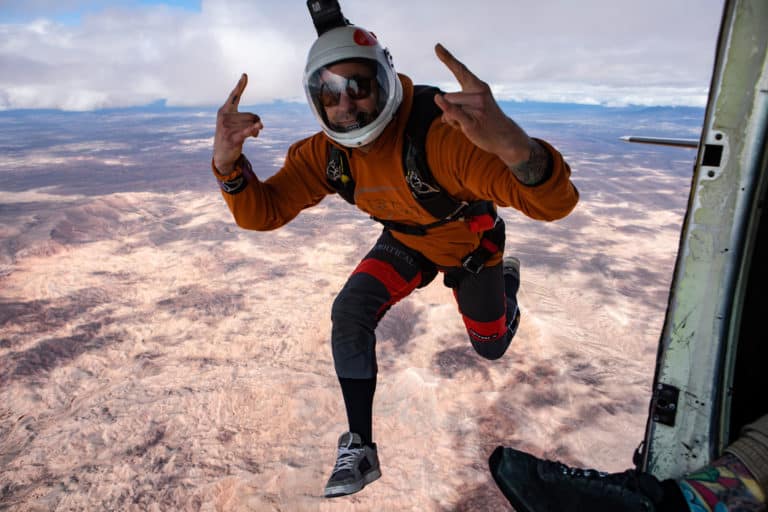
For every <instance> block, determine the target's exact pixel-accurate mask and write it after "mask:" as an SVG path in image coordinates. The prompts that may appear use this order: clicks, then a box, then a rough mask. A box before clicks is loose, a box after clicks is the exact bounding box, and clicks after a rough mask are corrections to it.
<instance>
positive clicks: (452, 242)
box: [212, 25, 578, 497]
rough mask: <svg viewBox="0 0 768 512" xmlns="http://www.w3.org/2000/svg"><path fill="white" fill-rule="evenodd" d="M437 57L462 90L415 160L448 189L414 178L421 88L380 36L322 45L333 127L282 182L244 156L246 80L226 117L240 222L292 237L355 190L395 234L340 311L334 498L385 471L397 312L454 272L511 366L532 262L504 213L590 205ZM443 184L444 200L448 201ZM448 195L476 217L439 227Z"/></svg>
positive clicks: (221, 155)
mask: <svg viewBox="0 0 768 512" xmlns="http://www.w3.org/2000/svg"><path fill="white" fill-rule="evenodd" d="M435 52H436V54H437V57H438V58H439V59H440V60H441V61H442V62H443V63H444V64H445V65H446V66H447V67H448V69H449V70H450V71H451V72H452V73H453V74H454V76H455V77H456V79H457V80H458V82H459V84H460V86H461V91H460V92H454V93H447V94H443V93H436V94H435V93H430V94H429V98H428V100H429V102H434V104H436V105H437V106H438V107H439V109H437V110H438V111H439V115H438V117H440V118H441V120H440V121H437V122H434V123H432V122H431V119H426V120H425V119H416V121H421V122H422V123H423V124H424V125H425V126H426V128H428V132H427V134H426V138H425V140H424V141H423V142H422V143H421V144H419V143H414V144H411V145H410V146H406V148H410V149H408V150H407V151H406V152H408V155H407V156H412V155H411V154H410V151H411V150H412V151H413V153H414V154H415V155H416V159H417V160H418V158H422V161H426V167H428V168H429V170H430V171H431V174H432V175H433V177H434V181H435V182H436V183H431V182H430V181H429V180H428V179H426V178H424V177H423V176H422V175H421V174H417V175H416V176H415V177H414V175H413V174H411V175H409V176H408V177H406V173H405V171H404V169H403V167H404V163H403V161H404V156H403V152H404V151H403V145H404V144H406V143H405V142H404V138H405V135H406V133H405V132H406V125H407V124H408V121H409V117H415V116H411V113H412V111H413V106H414V104H415V103H414V101H415V100H414V85H413V83H412V81H411V80H410V79H409V78H408V77H407V76H405V75H401V74H397V73H396V72H395V69H394V66H393V63H392V59H391V57H390V55H389V52H388V51H387V50H386V49H385V48H384V47H383V46H382V45H381V43H380V42H379V41H378V39H377V38H376V37H375V36H374V35H373V34H372V33H371V32H369V31H368V30H366V29H364V28H361V27H358V26H353V25H345V26H339V27H336V28H333V29H331V30H328V31H327V32H325V33H323V34H321V35H320V36H319V37H318V39H317V40H316V41H315V43H314V44H313V46H312V47H311V49H310V51H309V55H308V59H307V63H306V68H305V73H304V79H303V84H304V89H305V92H306V96H307V99H308V102H309V105H310V107H311V109H312V111H313V113H314V115H315V116H316V118H317V120H318V121H319V123H320V127H321V128H322V131H321V132H318V133H316V134H315V135H313V136H311V137H308V138H306V139H303V140H300V141H298V142H296V143H294V144H293V145H291V146H290V148H289V149H288V153H287V156H286V158H285V162H284V164H283V166H282V168H281V169H280V170H279V171H278V172H277V173H276V174H274V175H273V176H272V177H270V178H269V179H267V180H265V181H263V182H262V181H260V180H259V179H258V178H257V177H256V176H255V174H254V173H253V171H252V168H251V164H250V163H249V161H248V159H247V158H246V157H245V155H244V154H243V153H242V149H243V144H244V142H245V141H246V139H248V138H249V137H257V136H258V135H259V133H260V132H261V130H262V129H264V126H263V124H262V122H261V120H260V118H259V116H257V115H255V114H253V113H248V112H239V111H238V104H239V102H240V99H241V98H242V95H243V93H244V91H245V89H246V85H247V83H248V78H247V76H246V75H245V74H243V75H242V77H241V78H240V80H239V82H238V83H237V85H236V86H235V88H234V89H233V90H232V92H231V94H230V95H229V97H228V99H227V100H226V102H225V103H224V105H222V107H221V108H220V109H219V111H218V114H217V120H216V134H215V138H214V151H213V161H212V166H213V172H214V174H215V176H216V177H217V179H218V181H219V184H220V187H221V191H222V195H223V197H224V200H225V201H226V204H227V206H228V207H229V209H230V211H231V212H232V215H233V216H234V219H235V221H236V222H237V224H238V225H239V226H241V227H243V228H245V229H253V230H260V231H266V230H272V229H276V228H279V227H281V226H283V225H284V224H286V223H287V222H289V221H290V220H292V219H293V218H294V217H295V216H296V215H298V214H299V212H300V211H301V210H303V209H304V208H309V207H311V206H314V205H316V204H318V203H319V202H320V201H321V200H322V199H323V198H324V197H325V196H327V195H329V194H333V193H334V192H338V193H339V194H340V195H341V194H342V192H343V191H344V190H346V192H347V193H348V200H351V201H354V203H355V204H356V206H357V207H358V208H359V209H361V210H362V211H364V212H365V213H367V214H369V215H371V216H372V217H373V218H375V219H376V220H379V221H380V222H382V224H384V229H383V232H382V234H381V236H380V237H379V239H378V240H377V241H376V243H375V244H374V245H373V247H372V248H371V250H370V252H369V253H368V254H367V255H366V256H365V257H364V258H363V259H362V261H361V262H360V264H359V265H358V266H357V267H356V268H355V269H354V270H353V272H352V274H351V276H350V277H349V279H348V280H347V282H346V284H345V285H344V287H343V289H342V290H341V292H340V293H339V294H338V296H337V297H336V299H335V301H334V303H333V306H332V312H331V319H332V332H331V346H332V353H333V360H334V367H335V371H336V374H337V377H338V380H339V383H340V386H341V391H342V396H343V399H344V404H345V407H346V413H347V420H348V423H349V431H348V432H345V433H343V434H342V435H341V436H340V438H339V440H338V453H337V459H336V463H335V465H334V467H333V470H332V471H331V476H330V478H329V480H328V483H327V485H326V487H325V491H324V495H325V496H326V497H334V496H342V495H347V494H351V493H355V492H357V491H359V490H361V489H362V488H363V487H364V486H365V485H367V484H368V483H370V482H372V481H374V480H376V479H377V478H379V476H380V475H381V471H380V466H379V460H378V454H377V447H376V444H375V443H374V441H373V434H372V424H373V412H372V408H373V397H374V393H375V388H376V376H377V364H376V354H375V341H376V339H375V334H374V331H375V328H376V325H377V324H378V322H379V321H380V320H381V318H382V317H383V315H384V314H385V313H386V311H387V310H388V309H389V308H390V307H392V305H394V304H395V303H397V302H398V301H399V300H401V299H403V298H404V297H406V296H408V295H409V294H410V293H411V292H413V291H414V290H415V289H416V288H422V287H424V286H426V285H427V284H429V283H430V282H431V281H432V279H434V277H435V276H436V274H437V273H438V272H441V273H442V274H443V277H444V282H445V284H446V285H447V286H450V287H451V288H452V289H453V292H454V296H455V298H456V301H457V304H458V307H459V311H460V313H461V315H462V318H463V321H464V324H465V327H466V329H467V332H468V334H469V339H470V342H471V344H472V346H473V347H474V349H475V351H476V352H477V353H478V354H479V355H480V356H482V357H484V358H487V359H497V358H499V357H501V356H502V355H503V354H504V352H505V351H506V349H507V347H508V346H509V344H510V342H511V340H512V337H513V336H514V334H515V332H516V330H517V326H518V324H519V321H520V312H519V310H518V307H517V300H516V293H517V290H518V287H519V285H520V275H519V261H518V260H517V259H515V258H513V257H508V258H503V249H504V238H505V230H504V223H503V222H502V220H501V219H500V218H499V217H498V216H497V215H496V207H498V206H501V207H513V208H516V209H518V210H520V211H521V212H523V213H524V214H525V215H527V216H528V217H530V218H532V219H536V220H542V221H553V220H557V219H560V218H562V217H565V216H566V215H568V214H569V213H570V212H571V211H572V210H573V208H574V207H575V205H576V203H577V201H578V191H577V190H576V188H575V187H574V185H573V184H572V183H571V181H570V172H571V171H570V168H569V166H568V164H567V163H566V162H565V161H564V159H563V157H562V156H561V155H560V153H559V152H558V151H557V150H556V149H555V148H554V147H552V146H551V145H550V144H549V143H547V142H545V141H543V140H541V139H534V138H531V137H529V136H528V134H527V133H526V132H525V131H524V130H523V129H522V128H521V127H519V126H518V125H517V124H516V123H515V122H514V121H513V120H512V119H510V118H509V117H507V116H506V115H505V114H504V113H503V112H502V110H501V108H500V107H499V105H498V104H497V103H496V101H495V99H494V97H493V95H492V93H491V89H490V87H489V86H488V84H486V83H485V82H483V81H481V80H480V79H479V78H478V77H477V76H475V75H474V74H473V73H472V72H471V71H470V70H469V69H468V68H467V67H466V66H465V65H464V64H462V63H461V62H460V61H458V60H457V59H456V58H455V57H454V56H453V55H452V54H451V53H449V52H448V50H446V49H445V48H444V47H443V46H442V45H440V44H438V45H436V47H435ZM424 153H426V155H425V156H424ZM344 166H347V167H348V168H349V169H348V170H347V172H348V173H349V174H346V175H345V174H344V173H343V171H344V169H343V168H342V167H344ZM416 167H419V165H416ZM421 167H424V166H423V165H421ZM408 171H409V172H410V171H411V169H410V168H409V169H408ZM417 171H418V172H419V173H420V172H421V171H419V170H418V169H417ZM350 183H353V184H354V190H353V191H351V193H350V188H349V184H350ZM340 187H346V189H342V188H340ZM438 187H439V188H441V189H442V190H443V191H444V192H435V190H436V188H438ZM430 194H433V195H432V196H430ZM434 194H437V197H442V198H443V199H445V198H447V197H449V198H450V201H452V202H453V204H458V205H460V206H461V208H463V209H462V210H461V212H458V213H455V214H454V215H452V216H451V215H448V216H446V217H444V218H437V217H436V216H435V215H434V214H431V213H428V210H427V209H426V208H425V206H424V205H425V200H426V199H429V197H432V198H434V197H436V196H435V195H434ZM441 194H442V195H441ZM478 205H479V206H478ZM329 227H330V226H329Z"/></svg>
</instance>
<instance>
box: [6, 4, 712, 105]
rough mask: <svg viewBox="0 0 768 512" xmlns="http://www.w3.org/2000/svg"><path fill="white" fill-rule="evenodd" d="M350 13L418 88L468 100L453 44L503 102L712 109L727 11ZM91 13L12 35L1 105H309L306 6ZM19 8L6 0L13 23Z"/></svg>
mask: <svg viewBox="0 0 768 512" xmlns="http://www.w3.org/2000/svg"><path fill="white" fill-rule="evenodd" d="M341 3H342V7H343V9H344V12H345V14H346V15H347V17H348V18H349V19H350V20H351V21H353V22H356V23H358V24H360V25H363V26H366V27H367V28H370V29H371V30H373V31H374V32H376V33H377V35H378V36H379V37H380V39H381V40H382V41H383V42H384V43H385V44H387V45H388V46H389V47H390V49H391V50H392V52H393V55H394V58H395V64H396V66H397V67H398V69H399V70H400V71H401V72H404V73H406V74H409V75H411V76H412V77H413V78H414V80H415V81H416V82H419V83H441V84H446V87H447V88H448V89H451V90H456V88H457V85H456V84H455V81H454V80H453V77H452V76H451V75H450V73H449V72H448V71H447V69H445V67H444V66H443V65H442V64H441V63H440V62H439V61H438V60H437V58H436V57H435V56H434V53H433V51H432V48H433V46H434V44H435V43H436V42H438V41H440V42H442V43H443V44H445V45H446V47H448V48H449V49H450V50H452V51H453V52H454V53H455V54H456V56H457V57H459V58H460V59H461V60H463V61H464V62H465V63H466V64H467V65H468V66H469V67H470V69H472V70H473V71H474V72H475V73H476V74H477V75H478V76H480V77H481V78H482V79H484V80H485V81H487V82H489V83H491V84H493V85H494V88H495V90H496V91H497V93H498V94H499V97H502V98H510V99H538V100H548V101H552V100H555V101H557V100H563V101H573V102H582V103H590V102H594V103H605V104H622V103H626V102H637V103H640V104H687V105H690V104H696V105H701V104H703V103H704V101H705V99H706V89H707V87H708V86H709V78H710V74H711V71H712V63H713V57H714V47H715V42H716V37H717V31H718V24H719V20H720V14H721V11H722V3H723V2H722V0H676V1H675V2H668V1H662V0H647V1H645V2H637V1H635V0H615V1H610V0H582V1H579V2H559V1H556V0H541V1H539V2H511V1H508V0H495V1H484V2H483V1H480V2H474V3H471V4H470V3H467V2H466V1H462V2H458V1H456V0H443V1H440V2H434V1H423V2H413V1H412V0H409V1H405V0H390V1H388V2H386V3H382V2H381V1H380V0H379V1H378V2H373V1H371V0H355V1H354V2H352V1H351V0H348V1H346V2H344V1H343V0H342V2H341ZM58 4H61V3H60V2H59V3H58ZM86 4H87V5H88V6H89V9H88V10H86V11H85V13H84V14H83V15H82V16H81V18H80V20H79V22H78V23H74V24H73V23H61V22H57V21H56V19H57V18H56V16H57V15H59V14H61V12H62V11H61V8H60V7H58V8H56V10H53V8H52V7H50V8H49V7H48V4H47V3H46V2H42V1H36V2H34V3H32V4H30V5H31V7H27V9H28V10H27V12H26V16H27V18H28V21H24V22H13V23H11V22H8V23H5V24H2V25H0V109H9V108H63V109H69V110H86V109H93V108H102V107H117V106H130V105H140V104H146V103H150V102H152V101H156V100H158V99H166V100H167V102H168V104H169V105H217V104H219V103H221V102H222V101H223V100H224V99H225V98H226V96H227V95H228V93H229V91H230V90H231V88H232V87H233V86H234V84H235V82H236V81H237V79H238V77H239V75H240V73H241V72H247V73H248V74H249V79H250V80H249V85H248V90H247V91H246V94H245V96H244V99H243V103H244V104H247V103H260V102H267V101H271V100H274V99H297V98H301V97H302V95H303V93H302V91H301V84H300V80H301V73H302V69H303V66H304V59H305V56H306V52H307V50H308V48H309V46H310V44H311V43H312V41H313V39H314V29H313V28H312V25H311V21H310V19H309V15H308V13H307V11H306V6H305V2H303V1H300V2H278V1H274V2H267V1H258V2H254V1H253V0H232V1H221V0H206V1H203V3H202V7H201V10H200V11H192V10H183V9H175V8H169V7H166V6H162V5H160V6H158V5H153V6H151V5H143V6H141V5H132V4H130V3H129V2H126V1H121V2H119V3H116V4H113V5H112V6H109V5H107V6H103V5H104V4H105V2H93V1H91V2H80V3H79V5H81V6H82V5H86ZM50 5H53V4H50ZM71 5H73V6H77V5H78V2H71ZM73 8H74V7H73ZM7 9H8V8H7V7H5V5H4V4H2V3H0V15H1V14H2V13H3V11H4V10H7ZM47 12H50V13H51V14H50V15H47V14H46V13H47ZM0 19H4V18H3V17H2V16H0Z"/></svg>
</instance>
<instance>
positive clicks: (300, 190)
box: [213, 136, 334, 231]
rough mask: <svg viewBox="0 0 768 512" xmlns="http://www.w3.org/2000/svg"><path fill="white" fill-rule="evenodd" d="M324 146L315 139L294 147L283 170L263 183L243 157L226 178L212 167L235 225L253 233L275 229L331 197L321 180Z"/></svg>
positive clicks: (324, 144) (291, 148)
mask: <svg viewBox="0 0 768 512" xmlns="http://www.w3.org/2000/svg"><path fill="white" fill-rule="evenodd" d="M326 146H327V144H326V143H325V141H324V140H322V138H321V137H319V136H314V137H310V138H307V139H304V140H301V141H299V142H296V143H294V144H293V145H292V146H291V147H290V148H289V149H288V153H287V155H286V157H285V163H284V164H283V167H282V168H281V169H280V170H279V171H278V172H277V173H275V174H274V175H273V176H272V177H270V178H268V179H267V180H265V181H263V182H262V181H261V180H259V179H258V178H257V177H256V174H255V173H254V172H253V169H252V168H251V165H250V163H249V162H248V160H247V159H246V158H245V156H242V157H241V160H240V161H239V162H238V164H237V166H236V168H235V170H234V171H233V172H232V173H231V174H229V175H226V176H224V175H221V174H219V173H218V171H217V170H216V168H215V167H213V173H214V175H215V176H216V178H217V180H218V181H219V184H220V188H221V195H222V196H223V197H224V201H225V202H226V203H227V206H228V207H229V210H230V211H231V212H232V216H233V217H234V219H235V222H236V223H237V225H238V226H240V227H242V228H244V229H252V230H257V231H269V230H273V229H277V228H279V227H281V226H283V225H285V224H287V223H288V222H290V221H291V220H292V219H293V218H294V217H296V216H297V215H298V214H299V212H301V210H303V209H305V208H309V207H311V206H314V205H316V204H318V203H319V202H320V201H322V199H323V198H324V197H325V196H326V195H328V194H332V193H334V190H333V189H332V188H331V187H330V185H328V183H327V182H326V180H325V165H326V164H325V162H326V160H325V159H326V158H327V147H326Z"/></svg>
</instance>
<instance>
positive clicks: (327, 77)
mask: <svg viewBox="0 0 768 512" xmlns="http://www.w3.org/2000/svg"><path fill="white" fill-rule="evenodd" d="M320 78H321V80H322V82H323V86H322V87H323V94H321V97H322V100H323V101H322V104H323V108H324V109H325V114H326V116H327V118H328V122H329V123H330V124H331V125H333V126H334V127H335V128H337V129H341V130H342V131H349V130H353V129H355V128H358V127H359V126H365V125H366V124H368V123H370V122H371V121H373V120H374V119H375V118H376V116H377V115H378V111H377V107H376V105H377V102H378V93H379V91H378V84H377V82H376V73H375V71H374V69H372V66H370V65H368V64H365V63H362V62H337V63H335V64H331V65H330V66H328V67H326V68H325V69H324V70H323V71H322V73H321V75H320Z"/></svg>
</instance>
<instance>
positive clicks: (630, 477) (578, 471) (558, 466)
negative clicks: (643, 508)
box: [545, 461, 639, 493]
mask: <svg viewBox="0 0 768 512" xmlns="http://www.w3.org/2000/svg"><path fill="white" fill-rule="evenodd" d="M545 464H546V465H547V466H549V467H548V468H547V469H548V470H549V471H552V472H553V473H560V474H561V475H563V476H565V477H568V478H580V479H584V480H590V481H592V482H594V483H595V484H596V485H599V486H607V487H609V488H615V490H617V491H619V492H620V493H621V492H624V491H630V492H631V491H636V490H637V489H638V487H639V486H638V484H637V481H636V478H635V474H634V471H632V470H627V471H624V472H623V473H618V474H609V473H604V472H602V471H598V470H596V469H583V468H572V467H570V466H567V465H565V464H563V463H562V462H553V461H546V462H545Z"/></svg>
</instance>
